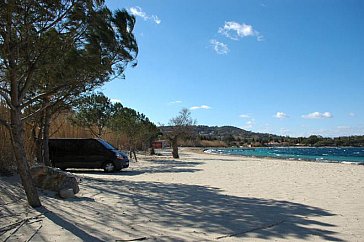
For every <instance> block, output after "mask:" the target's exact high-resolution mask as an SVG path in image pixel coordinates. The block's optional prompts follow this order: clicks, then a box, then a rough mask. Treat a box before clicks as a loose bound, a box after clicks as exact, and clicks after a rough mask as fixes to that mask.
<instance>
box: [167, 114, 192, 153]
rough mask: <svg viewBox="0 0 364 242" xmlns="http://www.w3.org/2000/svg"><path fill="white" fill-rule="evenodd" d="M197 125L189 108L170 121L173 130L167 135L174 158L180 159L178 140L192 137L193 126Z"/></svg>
mask: <svg viewBox="0 0 364 242" xmlns="http://www.w3.org/2000/svg"><path fill="white" fill-rule="evenodd" d="M196 123H197V122H196V120H194V119H192V117H191V112H190V111H189V110H188V109H187V108H184V109H182V110H181V111H180V112H179V115H178V116H176V117H174V118H172V119H171V120H170V121H169V125H170V126H171V130H170V131H169V132H166V133H165V135H166V137H167V138H168V139H169V141H170V142H171V145H172V155H173V158H176V159H178V158H179V154H178V140H179V139H181V138H187V137H191V136H192V135H193V126H194V125H196Z"/></svg>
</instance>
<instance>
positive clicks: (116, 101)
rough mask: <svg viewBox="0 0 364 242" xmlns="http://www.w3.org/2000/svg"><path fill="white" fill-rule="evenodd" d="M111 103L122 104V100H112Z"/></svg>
mask: <svg viewBox="0 0 364 242" xmlns="http://www.w3.org/2000/svg"><path fill="white" fill-rule="evenodd" d="M110 101H111V102H112V103H121V100H120V99H117V98H111V99H110Z"/></svg>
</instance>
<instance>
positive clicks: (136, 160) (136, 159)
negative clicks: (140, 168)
mask: <svg viewBox="0 0 364 242" xmlns="http://www.w3.org/2000/svg"><path fill="white" fill-rule="evenodd" d="M133 154H134V158H135V162H138V158H137V156H136V153H135V148H133Z"/></svg>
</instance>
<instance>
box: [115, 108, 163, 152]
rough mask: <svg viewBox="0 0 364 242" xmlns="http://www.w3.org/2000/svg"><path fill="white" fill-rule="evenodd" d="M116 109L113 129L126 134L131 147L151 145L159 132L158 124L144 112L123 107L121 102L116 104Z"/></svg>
mask: <svg viewBox="0 0 364 242" xmlns="http://www.w3.org/2000/svg"><path fill="white" fill-rule="evenodd" d="M114 110H115V112H114V114H113V117H112V120H111V123H110V128H111V130H113V131H115V132H118V133H122V134H125V135H126V136H127V137H128V143H129V148H130V149H135V148H136V147H137V146H143V145H144V146H147V147H149V146H150V145H151V143H152V140H153V139H155V138H156V137H157V135H158V133H159V130H158V128H157V126H156V125H155V124H153V123H152V122H151V121H150V120H149V119H148V118H147V117H146V116H145V115H144V114H142V113H139V112H137V111H135V110H134V109H131V108H127V107H122V106H121V104H118V103H117V104H115V107H114ZM144 148H146V147H144Z"/></svg>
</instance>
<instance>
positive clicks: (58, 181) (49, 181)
mask: <svg viewBox="0 0 364 242" xmlns="http://www.w3.org/2000/svg"><path fill="white" fill-rule="evenodd" d="M30 173H31V175H32V179H33V182H34V184H35V185H36V186H37V187H39V188H42V189H45V190H50V191H54V192H57V193H58V194H60V192H61V191H62V190H68V189H72V192H73V195H74V194H77V193H78V192H79V191H80V188H79V187H78V184H79V182H80V179H79V178H78V177H77V176H75V175H73V174H71V173H69V172H64V171H61V170H60V169H58V168H53V167H49V166H34V167H32V168H31V169H30Z"/></svg>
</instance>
